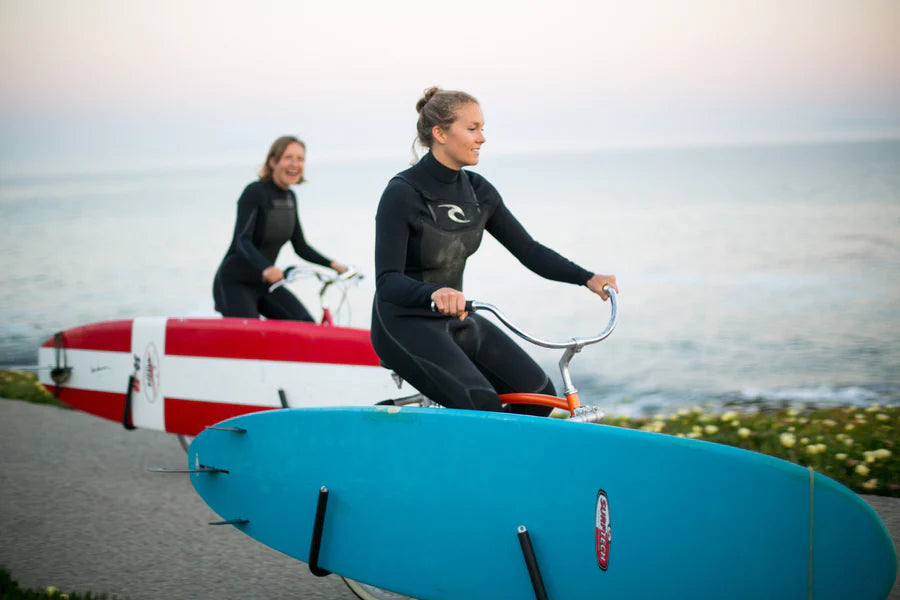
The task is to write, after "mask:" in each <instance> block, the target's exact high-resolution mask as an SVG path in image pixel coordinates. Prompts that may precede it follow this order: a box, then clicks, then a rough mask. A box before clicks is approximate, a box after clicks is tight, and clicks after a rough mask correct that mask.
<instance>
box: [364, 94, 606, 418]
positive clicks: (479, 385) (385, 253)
mask: <svg viewBox="0 0 900 600" xmlns="http://www.w3.org/2000/svg"><path fill="white" fill-rule="evenodd" d="M416 111H417V112H418V113H419V119H418V124H417V141H418V142H419V143H421V144H422V145H423V146H424V147H426V148H428V150H429V152H427V153H425V155H424V156H423V157H422V158H421V159H420V160H419V161H418V162H417V163H416V164H415V165H413V166H412V167H411V168H409V169H407V170H405V171H403V172H401V173H398V174H397V175H396V176H395V177H394V178H392V179H391V180H390V181H389V182H388V184H387V187H386V188H385V190H384V193H383V194H382V196H381V201H380V203H379V205H378V212H377V215H376V217H375V223H376V227H375V271H376V278H377V279H376V291H375V300H374V303H373V310H372V330H371V336H372V345H373V346H374V347H375V351H376V352H377V353H378V355H379V357H380V358H381V359H382V361H383V362H384V363H385V364H386V365H387V366H388V367H389V368H391V369H393V370H394V371H395V372H396V373H397V374H398V375H400V376H401V377H403V378H404V379H406V380H407V381H409V383H410V384H412V385H413V386H415V388H416V389H418V390H419V391H420V392H422V393H423V394H425V395H426V396H428V397H429V398H430V399H432V400H434V401H435V402H437V403H438V404H441V405H443V406H447V407H451V408H464V409H476V410H490V411H502V410H504V407H503V405H502V404H501V402H500V398H499V394H504V393H514V392H525V393H528V392H530V393H538V394H551V395H555V390H554V387H553V384H552V382H551V381H550V378H549V377H548V376H547V374H546V373H545V372H544V371H543V369H541V368H540V366H539V365H538V364H537V363H536V362H535V361H534V360H533V359H532V358H531V357H530V356H529V355H528V354H527V353H526V352H525V351H524V350H522V348H521V347H519V345H518V344H516V343H515V342H514V341H513V340H512V339H510V338H509V336H507V335H506V334H505V333H503V332H502V331H500V329H499V328H498V327H496V326H495V325H493V324H492V323H491V322H490V321H488V320H486V319H484V318H482V317H481V316H479V315H477V314H471V315H470V314H468V313H467V312H466V310H465V304H466V298H465V295H464V294H463V291H462V283H463V271H464V269H465V265H466V259H467V258H468V257H469V256H470V255H472V254H473V253H474V252H475V251H476V250H477V249H478V246H479V245H480V243H481V237H482V234H483V232H484V231H485V230H486V231H487V232H488V233H490V234H491V235H492V236H494V237H495V238H496V239H497V240H498V241H499V242H500V243H501V244H502V245H503V246H504V247H506V249H507V250H509V251H510V252H511V253H512V254H513V255H514V256H515V257H516V258H517V259H519V261H520V262H521V263H522V264H524V265H525V266H526V267H528V268H529V269H530V270H532V271H534V272H535V273H537V274H538V275H540V276H542V277H545V278H547V279H552V280H555V281H561V282H565V283H572V284H575V285H584V286H586V287H587V288H588V289H589V290H591V291H592V292H594V293H596V294H598V295H600V297H601V298H603V299H604V300H606V299H607V298H608V296H607V294H606V292H604V291H603V286H604V285H607V284H608V285H609V286H610V287H612V288H613V289H615V290H616V291H618V288H617V287H616V278H615V276H613V275H598V274H595V273H592V272H590V271H587V270H585V269H583V268H581V267H580V266H578V265H576V264H575V263H573V262H571V261H570V260H568V259H566V258H563V257H562V256H560V255H559V254H557V253H556V252H554V251H553V250H551V249H549V248H547V247H545V246H543V245H541V244H540V243H538V242H537V241H535V240H534V239H533V238H532V237H531V236H530V235H529V234H528V232H527V231H526V230H525V228H524V227H523V226H522V225H521V224H520V223H519V222H518V221H517V220H516V218H515V217H514V216H513V215H512V213H510V212H509V210H508V209H507V208H506V206H505V205H504V203H503V199H502V198H501V197H500V194H499V193H498V192H497V190H496V189H495V188H494V186H493V185H491V184H490V182H488V180H487V179H485V178H484V177H482V176H481V175H478V174H477V173H473V172H471V171H468V170H465V169H463V167H468V166H472V165H476V164H478V157H479V153H480V151H481V147H482V145H483V144H484V142H485V138H484V132H483V128H484V116H483V114H482V111H481V106H480V105H479V104H478V101H477V100H476V99H475V98H473V97H472V96H470V95H469V94H467V93H465V92H459V91H449V90H441V89H440V88H437V87H432V88H430V89H428V90H426V91H425V94H424V96H423V97H422V98H420V99H419V101H418V102H417V103H416ZM414 144H415V142H414ZM432 303H434V306H435V307H436V311H432V310H431V308H430V306H431V304H432ZM508 410H511V411H514V412H524V413H527V414H533V415H542V416H546V415H547V414H549V412H550V409H549V408H547V407H544V406H533V405H511V406H510V407H509V408H508Z"/></svg>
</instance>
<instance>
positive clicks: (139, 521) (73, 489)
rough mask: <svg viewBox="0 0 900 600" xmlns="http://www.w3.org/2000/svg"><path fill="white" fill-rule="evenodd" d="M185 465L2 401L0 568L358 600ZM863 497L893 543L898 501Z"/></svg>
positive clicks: (171, 453) (71, 416)
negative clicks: (218, 500) (230, 517)
mask: <svg viewBox="0 0 900 600" xmlns="http://www.w3.org/2000/svg"><path fill="white" fill-rule="evenodd" d="M185 463H186V460H185V453H184V451H183V450H182V449H181V446H179V444H178V441H177V440H176V438H175V437H174V436H172V435H168V434H162V433H154V432H149V431H140V430H136V431H126V430H125V429H123V428H122V426H121V425H117V424H115V423H112V422H110V421H105V420H103V419H98V418H97V417H93V416H90V415H87V414H85V413H80V412H77V411H72V410H64V409H59V408H56V407H51V406H40V405H34V404H28V403H26V402H18V401H11V400H2V399H0V540H3V541H2V543H0V566H3V567H5V568H6V569H8V570H9V571H10V572H11V573H12V576H13V578H14V579H15V580H17V581H18V582H19V584H20V585H22V586H23V587H25V588H43V587H46V586H48V585H55V586H56V587H58V588H60V589H62V590H64V591H78V592H87V591H93V592H99V593H105V594H107V595H108V596H110V597H111V596H118V597H119V598H122V599H125V600H143V599H147V600H150V599H152V600H158V599H159V598H172V599H175V600H181V599H194V598H197V599H206V598H215V599H220V598H221V599H231V598H242V599H245V598H246V599H256V598H259V599H262V600H268V599H271V598H284V599H290V598H297V599H301V598H302V599H304V600H307V599H308V600H317V599H326V598H327V599H330V600H355V599H356V596H354V595H353V594H352V593H351V592H350V591H349V590H348V589H347V588H346V587H345V586H344V584H343V582H342V581H341V580H340V579H339V578H338V577H336V576H334V575H331V576H328V577H324V578H318V577H314V576H313V575H312V574H310V572H309V569H308V568H307V567H306V565H305V564H304V563H301V562H299V561H296V560H294V559H292V558H288V557H286V556H284V555H283V554H281V553H279V552H276V551H275V550H272V549H271V548H268V547H266V546H263V545H262V544H260V543H258V542H256V541H254V540H251V539H249V538H247V537H246V536H245V535H243V534H242V533H240V532H238V531H237V530H236V529H234V528H232V527H210V526H209V525H207V523H208V522H209V521H213V520H218V517H217V516H216V515H215V513H213V512H212V511H210V510H209V508H208V507H207V506H206V504H205V503H204V502H203V501H202V500H201V499H200V497H199V496H198V495H197V494H196V493H195V492H194V490H193V488H192V487H191V484H190V481H189V480H188V478H187V476H186V475H166V474H158V473H150V472H149V471H148V470H147V469H149V468H153V467H170V468H183V467H184V466H185ZM864 498H865V499H866V500H867V501H868V502H869V503H870V504H871V505H872V506H873V507H874V508H875V510H876V511H878V513H879V514H880V515H881V518H882V519H883V520H884V522H885V524H886V525H887V526H888V529H889V530H890V531H891V535H892V536H893V538H894V545H895V547H900V498H884V497H880V496H864ZM850 551H852V549H850ZM889 598H890V600H900V583H895V585H894V590H893V592H892V593H891V595H890V597H889ZM461 600H463V599H461Z"/></svg>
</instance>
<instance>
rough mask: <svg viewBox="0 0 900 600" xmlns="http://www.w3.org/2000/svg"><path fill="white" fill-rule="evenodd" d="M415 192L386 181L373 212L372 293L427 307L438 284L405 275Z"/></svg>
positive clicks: (389, 300) (389, 299) (401, 304)
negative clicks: (373, 275) (373, 256)
mask: <svg viewBox="0 0 900 600" xmlns="http://www.w3.org/2000/svg"><path fill="white" fill-rule="evenodd" d="M416 202H420V200H419V195H418V193H417V192H416V191H415V190H413V189H412V187H411V186H410V185H409V184H407V183H404V182H402V181H399V180H397V179H394V180H392V181H391V182H390V183H388V186H387V188H385V190H384V194H382V196H381V201H380V202H379V203H378V211H377V212H376V213H375V278H376V279H375V293H376V294H377V295H378V298H379V299H381V300H384V301H387V302H390V303H392V304H396V305H398V306H405V307H410V308H422V307H427V306H428V305H429V304H430V303H431V294H433V293H434V292H435V291H436V290H438V289H439V288H440V286H439V285H437V284H434V283H425V282H423V281H419V280H417V279H413V278H412V277H409V276H408V275H405V274H404V272H405V267H406V250H407V246H408V244H409V231H410V216H411V215H412V214H413V212H414V208H413V207H414V206H415V203H416Z"/></svg>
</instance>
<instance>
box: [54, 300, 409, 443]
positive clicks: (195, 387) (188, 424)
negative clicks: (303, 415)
mask: <svg viewBox="0 0 900 600" xmlns="http://www.w3.org/2000/svg"><path fill="white" fill-rule="evenodd" d="M38 362H39V367H41V368H40V371H39V372H40V381H41V383H42V384H43V385H44V386H45V387H46V388H47V389H48V390H49V391H50V392H51V393H54V394H56V395H57V396H58V398H59V399H60V400H62V401H63V402H65V403H66V404H68V405H70V406H72V407H73V408H76V409H79V410H82V411H85V412H88V413H91V414H94V415H97V416H99V417H103V418H106V419H110V420H113V421H118V422H123V423H127V424H128V425H132V424H133V425H134V426H135V427H139V428H143V429H151V430H157V431H167V432H170V433H177V434H182V435H197V434H198V433H199V432H200V431H202V430H203V428H204V427H205V426H207V425H213V424H215V423H218V422H219V421H222V420H224V419H226V418H230V417H233V416H236V415H240V414H244V413H248V412H254V411H259V410H269V409H273V408H282V407H283V406H285V405H287V406H290V407H292V408H296V407H313V406H352V405H357V406H369V405H372V404H375V403H376V402H379V401H381V400H386V399H388V398H397V397H400V396H408V395H411V394H415V393H416V391H415V390H414V389H413V388H411V387H409V384H405V385H404V386H403V388H404V389H403V390H400V389H398V386H397V384H396V383H395V382H394V380H393V378H392V377H391V373H390V371H388V370H387V369H385V368H383V367H380V366H379V361H378V356H377V355H376V354H375V351H374V350H373V349H372V345H371V342H370V341H369V332H368V331H366V330H363V329H352V328H347V327H335V326H325V325H316V324H313V323H301V322H294V321H271V320H269V321H263V320H253V319H227V318H226V319H219V318H206V319H203V318H200V319H181V318H167V317H139V318H136V319H133V320H122V321H105V322H102V323H94V324H90V325H84V326H80V327H74V328H72V329H68V330H65V331H62V332H60V333H59V334H57V335H56V336H54V337H53V338H50V339H48V340H47V341H46V342H44V344H43V345H42V346H41V348H40V349H39V352H38ZM57 381H60V383H57ZM129 389H130V391H131V393H130V394H129V393H128V392H129ZM126 399H127V402H126ZM126 405H127V406H126Z"/></svg>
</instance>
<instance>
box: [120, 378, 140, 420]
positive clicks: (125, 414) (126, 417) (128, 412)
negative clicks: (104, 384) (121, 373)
mask: <svg viewBox="0 0 900 600" xmlns="http://www.w3.org/2000/svg"><path fill="white" fill-rule="evenodd" d="M134 377H135V376H134V375H129V376H128V391H126V392H125V409H124V410H123V411H122V427H124V428H125V429H127V430H128V431H131V430H133V429H137V427H135V426H134V420H133V419H132V418H131V393H132V392H133V391H134Z"/></svg>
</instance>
